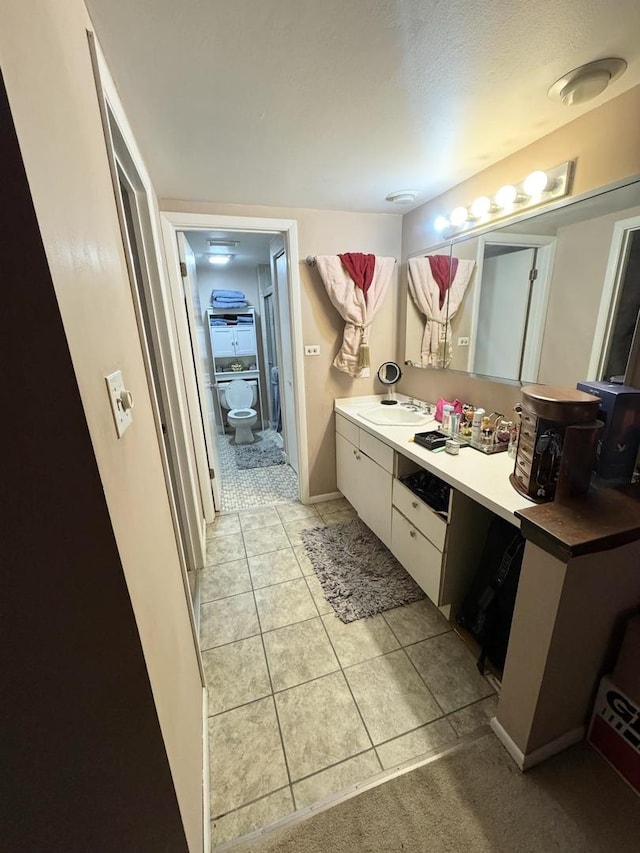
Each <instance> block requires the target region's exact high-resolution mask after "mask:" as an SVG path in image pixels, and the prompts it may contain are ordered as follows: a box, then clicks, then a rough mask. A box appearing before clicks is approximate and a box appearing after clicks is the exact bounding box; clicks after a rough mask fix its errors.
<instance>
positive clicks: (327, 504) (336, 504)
mask: <svg viewBox="0 0 640 853" xmlns="http://www.w3.org/2000/svg"><path fill="white" fill-rule="evenodd" d="M314 507H315V508H316V509H317V510H318V512H319V513H320V515H326V514H327V513H330V512H339V511H340V510H342V509H353V507H352V506H351V504H350V503H349V501H348V500H347V499H346V498H333V499H332V500H330V501H320V502H319V503H317V504H314Z"/></svg>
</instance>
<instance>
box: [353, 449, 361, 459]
mask: <svg viewBox="0 0 640 853" xmlns="http://www.w3.org/2000/svg"><path fill="white" fill-rule="evenodd" d="M353 452H354V453H356V452H355V450H354V451H353ZM356 459H360V454H359V453H356Z"/></svg>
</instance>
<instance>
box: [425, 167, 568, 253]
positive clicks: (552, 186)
mask: <svg viewBox="0 0 640 853" xmlns="http://www.w3.org/2000/svg"><path fill="white" fill-rule="evenodd" d="M572 177H573V160H568V161H567V162H566V163H562V164H561V165H560V166H555V167H554V168H553V169H547V170H546V171H544V172H543V171H542V170H541V169H536V170H535V171H533V172H531V173H530V174H529V175H527V177H526V178H525V179H524V180H523V181H521V182H520V183H519V184H505V185H504V186H503V187H500V189H499V190H498V191H497V192H496V193H495V195H494V196H493V200H492V199H491V198H490V197H489V196H480V197H479V198H477V199H476V200H475V201H474V202H473V204H471V205H470V206H466V207H465V206H462V205H460V206H459V207H456V208H455V209H454V210H452V211H451V213H450V214H449V216H448V217H447V216H443V215H442V214H441V215H440V216H437V217H436V219H435V220H434V222H433V229H434V231H436V232H437V233H438V234H441V233H443V232H446V236H447V237H452V236H454V235H455V234H460V233H461V232H463V231H464V232H466V231H471V230H472V229H474V228H479V227H482V226H485V225H488V224H489V223H491V222H493V221H494V220H496V219H503V218H504V217H505V216H509V215H511V214H517V213H522V212H524V211H526V210H528V209H529V208H532V207H537V206H538V205H540V204H543V203H546V202H550V201H555V200H556V199H559V198H562V197H563V196H566V195H568V194H569V191H570V189H571V179H572Z"/></svg>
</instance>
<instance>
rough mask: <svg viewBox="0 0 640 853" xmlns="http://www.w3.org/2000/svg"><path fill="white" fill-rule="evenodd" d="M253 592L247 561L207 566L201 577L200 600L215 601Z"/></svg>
mask: <svg viewBox="0 0 640 853" xmlns="http://www.w3.org/2000/svg"><path fill="white" fill-rule="evenodd" d="M250 590H251V578H250V577H249V568H248V566H247V561H246V560H234V561H233V562H232V563H220V564H219V565H217V566H205V567H204V569H203V570H202V574H201V575H200V600H201V601H202V602H205V601H215V600H216V599H217V598H227V596H229V595H237V594H238V593H239V592H249V591H250Z"/></svg>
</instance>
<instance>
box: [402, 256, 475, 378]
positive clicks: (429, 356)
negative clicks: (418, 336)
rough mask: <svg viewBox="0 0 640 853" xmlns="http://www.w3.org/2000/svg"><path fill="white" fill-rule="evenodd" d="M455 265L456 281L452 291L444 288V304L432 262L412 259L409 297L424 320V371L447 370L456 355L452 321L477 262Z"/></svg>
mask: <svg viewBox="0 0 640 853" xmlns="http://www.w3.org/2000/svg"><path fill="white" fill-rule="evenodd" d="M447 260H448V259H447ZM452 261H456V262H457V263H456V264H452V266H451V272H452V273H453V281H451V284H450V286H449V287H446V285H445V286H444V297H445V298H444V300H442V299H441V296H442V295H443V292H442V289H441V286H439V285H438V282H437V281H436V279H435V277H434V274H433V272H432V269H431V263H430V261H429V258H428V257H426V258H409V293H410V294H411V297H412V299H413V301H414V302H415V304H416V307H417V308H418V310H419V311H420V313H421V314H423V315H424V317H425V323H424V333H423V335H422V345H421V347H420V364H421V365H422V366H423V367H429V366H438V367H447V366H448V365H449V364H450V362H451V357H452V355H453V347H452V345H451V320H452V319H453V317H454V316H455V314H456V311H457V310H458V308H459V307H460V303H461V302H462V298H463V296H464V293H465V290H466V289H467V285H468V284H469V281H470V280H471V274H472V273H473V268H474V266H475V261H465V260H459V259H457V258H454V259H452ZM454 267H455V270H454ZM447 294H448V299H447ZM441 301H442V305H441V304H440V303H441ZM447 303H448V304H447ZM445 341H446V344H445Z"/></svg>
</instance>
